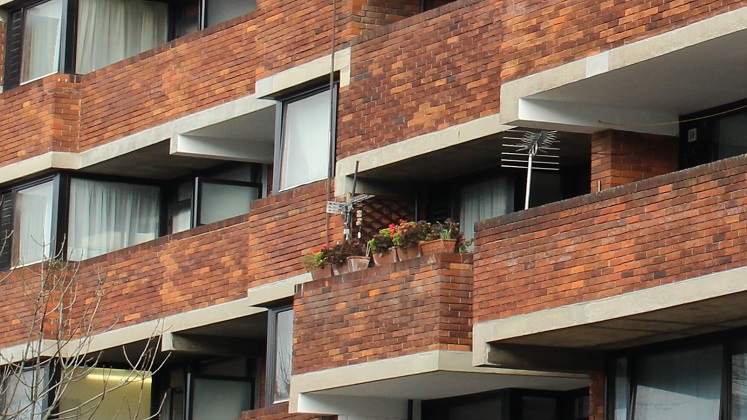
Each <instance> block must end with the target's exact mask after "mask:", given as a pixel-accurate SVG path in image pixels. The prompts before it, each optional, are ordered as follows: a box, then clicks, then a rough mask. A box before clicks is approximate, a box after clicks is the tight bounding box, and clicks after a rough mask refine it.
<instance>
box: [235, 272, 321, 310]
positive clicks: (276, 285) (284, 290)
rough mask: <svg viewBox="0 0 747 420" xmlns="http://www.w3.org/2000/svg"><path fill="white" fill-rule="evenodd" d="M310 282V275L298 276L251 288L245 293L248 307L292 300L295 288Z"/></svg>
mask: <svg viewBox="0 0 747 420" xmlns="http://www.w3.org/2000/svg"><path fill="white" fill-rule="evenodd" d="M311 280H312V278H311V274H310V273H304V274H300V275H298V276H293V277H289V278H287V279H283V280H280V281H274V282H272V283H268V284H263V285H262V286H257V287H251V288H249V289H248V290H247V291H246V295H247V304H248V305H249V306H256V307H264V306H265V305H268V304H271V303H273V302H277V301H280V300H283V299H289V298H292V297H293V295H295V294H296V286H297V285H299V284H303V283H307V282H310V281H311Z"/></svg>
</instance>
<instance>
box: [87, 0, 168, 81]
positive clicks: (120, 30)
mask: <svg viewBox="0 0 747 420" xmlns="http://www.w3.org/2000/svg"><path fill="white" fill-rule="evenodd" d="M167 30H168V6H167V4H166V3H161V2H154V1H141V0H80V6H79V9H78V45H77V54H76V63H75V70H76V72H77V73H80V74H85V73H88V72H91V71H94V70H96V69H100V68H102V67H105V66H108V65H109V64H112V63H115V62H117V61H121V60H124V59H125V58H127V57H131V56H133V55H136V54H139V53H141V52H143V51H147V50H150V49H152V48H155V47H157V46H158V45H160V44H163V43H164V42H166V36H167Z"/></svg>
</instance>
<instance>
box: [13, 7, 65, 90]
mask: <svg viewBox="0 0 747 420" xmlns="http://www.w3.org/2000/svg"><path fill="white" fill-rule="evenodd" d="M62 4H63V2H62V0H51V1H48V2H46V3H42V4H40V5H38V6H34V7H31V8H29V9H28V10H26V15H25V17H24V21H23V24H24V26H23V54H22V57H21V83H23V82H28V81H31V80H34V79H38V78H40V77H44V76H46V75H49V74H52V73H56V72H57V71H58V69H59V65H60V43H61V40H62Z"/></svg>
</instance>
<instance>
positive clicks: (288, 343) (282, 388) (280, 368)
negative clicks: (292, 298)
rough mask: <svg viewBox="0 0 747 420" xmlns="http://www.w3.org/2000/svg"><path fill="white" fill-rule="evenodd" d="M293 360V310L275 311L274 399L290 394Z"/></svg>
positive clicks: (281, 399)
mask: <svg viewBox="0 0 747 420" xmlns="http://www.w3.org/2000/svg"><path fill="white" fill-rule="evenodd" d="M292 362H293V311H292V310H287V311H282V312H278V313H277V322H276V323H275V381H274V382H275V383H274V387H275V389H274V401H273V402H278V401H284V400H287V399H288V397H289V396H290V380H291V365H292Z"/></svg>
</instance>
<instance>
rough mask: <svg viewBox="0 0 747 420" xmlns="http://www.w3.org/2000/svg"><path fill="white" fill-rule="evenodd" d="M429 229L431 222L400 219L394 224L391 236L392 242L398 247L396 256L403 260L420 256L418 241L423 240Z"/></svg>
mask: <svg viewBox="0 0 747 420" xmlns="http://www.w3.org/2000/svg"><path fill="white" fill-rule="evenodd" d="M391 227H392V225H390V228H391ZM430 230H431V224H430V223H428V222H426V221H424V220H421V221H419V222H412V221H410V222H408V221H404V220H400V222H399V224H398V225H396V226H394V228H393V232H394V235H393V236H392V242H393V243H394V245H395V246H397V247H398V249H397V258H398V259H399V260H400V261H403V260H406V259H410V258H417V257H420V256H421V255H422V254H421V252H420V242H422V241H424V240H425V238H426V237H427V236H428V233H429V232H430Z"/></svg>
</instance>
